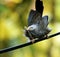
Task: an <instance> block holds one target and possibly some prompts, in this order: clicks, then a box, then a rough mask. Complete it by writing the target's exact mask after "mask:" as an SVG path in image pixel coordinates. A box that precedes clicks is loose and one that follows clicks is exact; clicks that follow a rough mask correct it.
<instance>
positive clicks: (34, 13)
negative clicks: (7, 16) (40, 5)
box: [28, 10, 40, 26]
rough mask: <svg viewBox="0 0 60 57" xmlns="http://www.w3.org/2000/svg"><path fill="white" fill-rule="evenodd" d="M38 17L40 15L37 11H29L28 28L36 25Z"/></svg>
mask: <svg viewBox="0 0 60 57" xmlns="http://www.w3.org/2000/svg"><path fill="white" fill-rule="evenodd" d="M38 16H39V17H40V13H38V12H37V11H34V10H31V11H30V14H29V18H28V26H30V25H32V24H34V23H37V21H38Z"/></svg>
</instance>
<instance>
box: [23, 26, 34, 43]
mask: <svg viewBox="0 0 60 57" xmlns="http://www.w3.org/2000/svg"><path fill="white" fill-rule="evenodd" d="M24 29H25V31H27V32H28V37H29V39H30V40H31V42H32V43H34V42H35V39H34V37H33V36H32V35H31V33H30V32H29V30H27V27H24Z"/></svg>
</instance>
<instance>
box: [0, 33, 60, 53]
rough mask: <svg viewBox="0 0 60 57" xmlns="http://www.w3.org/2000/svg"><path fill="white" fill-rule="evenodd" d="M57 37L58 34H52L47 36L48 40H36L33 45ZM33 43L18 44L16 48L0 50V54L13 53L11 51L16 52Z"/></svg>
mask: <svg viewBox="0 0 60 57" xmlns="http://www.w3.org/2000/svg"><path fill="white" fill-rule="evenodd" d="M57 35H60V32H58V33H55V34H52V35H50V36H48V38H47V37H44V38H38V39H37V40H35V42H34V43H37V42H39V41H42V40H46V39H50V38H52V37H54V36H57ZM34 43H32V42H28V43H25V44H20V45H17V46H13V47H9V48H5V49H2V50H0V54H3V53H6V52H9V51H13V50H16V49H19V48H23V47H26V46H29V45H32V44H34Z"/></svg>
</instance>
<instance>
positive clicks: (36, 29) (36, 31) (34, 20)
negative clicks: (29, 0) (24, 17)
mask: <svg viewBox="0 0 60 57" xmlns="http://www.w3.org/2000/svg"><path fill="white" fill-rule="evenodd" d="M38 1H39V0H38ZM36 2H37V1H36ZM39 3H40V8H41V7H42V9H41V11H42V12H43V4H42V1H40V2H39ZM36 4H37V5H36V10H31V11H30V14H29V18H28V28H27V30H26V33H25V34H26V36H27V37H29V39H30V40H32V38H33V39H35V38H42V37H44V36H45V35H47V34H48V33H49V32H50V31H51V30H50V29H49V28H48V27H47V26H48V16H43V17H42V12H40V8H38V7H37V6H38V5H39V4H38V3H36ZM38 9H39V10H38ZM31 36H32V37H31Z"/></svg>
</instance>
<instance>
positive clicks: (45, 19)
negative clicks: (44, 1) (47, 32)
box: [42, 16, 48, 27]
mask: <svg viewBox="0 0 60 57" xmlns="http://www.w3.org/2000/svg"><path fill="white" fill-rule="evenodd" d="M42 20H43V22H44V26H45V27H47V25H48V16H44V17H42Z"/></svg>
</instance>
